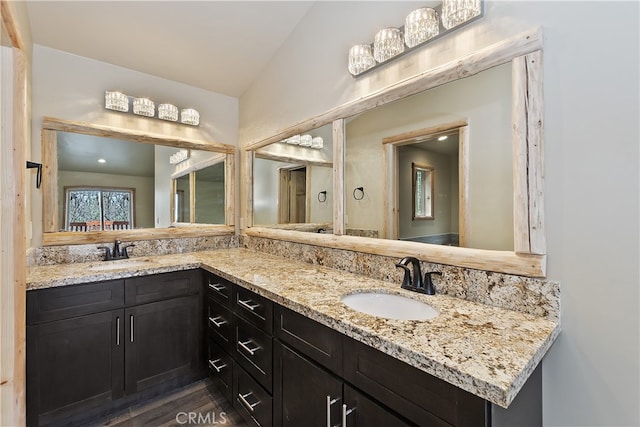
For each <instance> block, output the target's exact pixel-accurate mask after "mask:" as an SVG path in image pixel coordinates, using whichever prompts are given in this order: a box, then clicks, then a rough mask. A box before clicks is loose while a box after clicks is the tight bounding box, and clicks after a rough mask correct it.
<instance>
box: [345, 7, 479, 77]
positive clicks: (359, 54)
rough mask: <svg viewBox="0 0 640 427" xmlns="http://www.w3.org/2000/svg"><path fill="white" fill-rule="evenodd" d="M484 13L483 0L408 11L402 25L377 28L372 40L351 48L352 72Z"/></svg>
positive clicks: (423, 43)
mask: <svg viewBox="0 0 640 427" xmlns="http://www.w3.org/2000/svg"><path fill="white" fill-rule="evenodd" d="M483 15H484V2H483V1H482V0H442V4H440V5H438V6H436V7H434V8H430V7H422V8H419V9H416V10H414V11H412V12H411V13H409V14H408V15H407V17H406V18H405V22H404V25H403V26H402V27H400V28H395V27H390V28H383V29H382V30H380V31H378V32H377V33H376V35H375V37H374V41H373V43H372V44H357V45H355V46H353V47H352V48H351V49H349V65H348V69H349V73H351V75H352V76H354V77H356V76H359V75H361V74H363V73H364V72H366V71H369V70H372V69H374V68H376V67H378V66H379V65H381V64H384V63H386V62H387V61H390V60H391V59H393V58H397V57H399V56H401V55H404V54H405V53H407V52H410V51H412V50H414V49H417V48H418V47H420V46H423V45H425V44H427V43H429V42H432V41H434V40H436V39H438V38H440V37H442V36H444V35H446V34H448V33H450V32H452V31H454V30H456V29H458V28H460V27H462V26H464V25H466V24H469V23H471V22H474V21H476V20H477V19H480V18H481V17H482V16H483Z"/></svg>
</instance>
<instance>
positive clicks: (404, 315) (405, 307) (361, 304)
mask: <svg viewBox="0 0 640 427" xmlns="http://www.w3.org/2000/svg"><path fill="white" fill-rule="evenodd" d="M341 300H342V302H343V303H345V304H346V305H348V306H349V307H351V308H352V309H354V310H357V311H360V312H362V313H366V314H370V315H372V316H377V317H384V318H387V319H397V320H429V319H433V318H434V317H436V316H437V315H438V314H440V312H439V311H438V310H437V309H435V308H433V307H431V306H430V305H429V304H425V303H423V302H422V301H418V300H414V299H411V298H407V297H404V296H402V295H394V294H385V293H381V292H366V293H359V294H350V295H343V296H342V298H341Z"/></svg>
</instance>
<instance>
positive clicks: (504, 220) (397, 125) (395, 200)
mask: <svg viewBox="0 0 640 427" xmlns="http://www.w3.org/2000/svg"><path fill="white" fill-rule="evenodd" d="M511 86H512V85H511V64H510V63H507V64H504V65H500V66H497V67H494V68H490V69H487V70H485V71H483V72H481V73H478V74H476V75H475V76H472V77H468V78H465V79H461V80H456V81H453V82H451V83H447V84H445V85H442V86H438V87H435V88H432V89H430V90H427V91H425V92H422V93H418V94H416V95H413V96H410V97H407V98H404V99H402V100H399V101H395V102H392V103H389V104H386V105H382V106H378V107H376V108H373V109H371V110H368V111H366V112H364V113H361V114H360V115H358V116H354V117H352V118H350V119H348V120H347V121H346V125H345V135H346V149H345V186H346V188H345V194H347V195H350V194H351V190H352V189H353V188H357V187H361V186H364V188H365V196H364V198H362V199H361V200H357V199H356V198H354V197H349V196H347V200H346V215H345V222H346V229H347V230H349V229H356V230H360V231H361V232H366V233H368V235H369V236H370V237H377V236H379V237H384V238H387V239H394V240H395V239H401V240H409V241H414V242H423V243H438V244H446V245H453V246H458V245H460V246H464V247H469V248H477V249H495V250H505V251H509V250H513V240H514V239H513V229H514V226H513V223H514V221H513V159H512V152H513V150H512V133H511V112H512V94H511V91H512V89H511ZM445 137H446V138H445ZM438 139H441V140H440V141H438ZM385 150H386V156H385ZM412 165H428V166H430V167H431V168H432V170H433V169H435V170H436V171H437V175H436V176H437V179H435V180H432V182H431V184H432V185H433V191H432V194H433V197H432V199H431V203H433V204H432V205H431V206H432V207H433V211H432V212H431V219H430V220H429V221H425V220H424V219H425V218H429V217H430V216H429V214H428V212H427V211H425V212H419V213H418V214H417V215H416V209H417V207H416V206H414V205H416V199H415V198H414V197H413V192H412V188H413V186H412V183H413V181H414V180H413V177H414V175H415V173H416V169H415V167H414V168H412ZM431 174H432V175H433V171H432V172H431ZM428 175H429V174H427V173H426V172H424V175H422V176H423V177H427V176H428ZM423 190H425V188H423ZM385 207H387V208H385ZM420 208H421V209H423V208H427V206H426V205H421V207H420ZM423 213H424V215H423ZM347 234H349V233H347Z"/></svg>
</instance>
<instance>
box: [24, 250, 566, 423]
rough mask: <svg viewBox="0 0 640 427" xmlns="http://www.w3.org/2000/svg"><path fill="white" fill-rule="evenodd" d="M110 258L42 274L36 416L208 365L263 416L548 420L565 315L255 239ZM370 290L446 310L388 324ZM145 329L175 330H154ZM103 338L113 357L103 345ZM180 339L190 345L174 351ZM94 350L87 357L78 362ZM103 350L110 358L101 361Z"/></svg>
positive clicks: (37, 303) (33, 355) (34, 293)
mask: <svg viewBox="0 0 640 427" xmlns="http://www.w3.org/2000/svg"><path fill="white" fill-rule="evenodd" d="M131 261H135V260H131ZM96 265H97V267H95V266H96ZM100 265H101V263H85V264H67V265H57V266H45V267H34V268H31V269H30V271H29V277H28V283H29V291H28V309H29V318H28V324H29V332H28V334H29V336H28V345H27V360H28V367H27V369H28V370H27V378H28V381H29V383H28V402H29V403H28V409H27V410H28V412H29V414H31V417H30V424H31V425H37V424H38V422H37V421H34V420H38V419H39V420H40V421H39V423H40V424H45V423H46V422H48V421H50V420H53V419H54V418H53V417H54V415H56V413H55V410H56V409H57V408H59V407H62V406H64V410H73V406H70V402H71V401H74V400H73V399H76V400H79V401H80V402H81V403H73V405H76V404H77V405H81V406H82V405H84V408H85V409H86V408H92V410H94V411H98V409H96V408H102V409H103V410H104V409H105V408H107V407H109V405H110V406H111V408H113V407H122V405H125V406H126V405H127V404H131V402H133V401H135V400H136V399H143V398H145V397H148V396H149V395H151V394H152V393H158V392H159V390H161V389H164V390H166V389H168V388H171V387H175V386H176V384H179V383H184V382H185V381H192V380H193V379H194V378H198V377H199V376H200V377H201V376H203V375H205V372H204V369H203V367H204V366H205V365H206V366H207V369H208V371H209V373H210V375H211V376H212V377H213V378H214V379H215V382H216V383H217V384H218V385H219V389H220V391H221V393H222V394H224V395H225V397H226V398H227V399H229V400H230V401H231V402H232V403H233V405H234V407H235V408H236V409H237V410H238V412H239V413H240V414H242V415H243V417H245V419H246V420H247V422H248V423H250V424H251V425H261V426H271V425H274V426H280V425H282V426H297V425H309V426H310V425H323V426H324V425H327V423H329V425H348V426H353V425H361V426H368V425H381V424H380V422H382V421H381V420H385V421H384V425H400V426H403V425H443V426H445V425H483V426H487V425H494V426H495V425H509V424H508V423H507V422H506V421H505V420H511V421H510V422H511V425H513V422H514V421H518V422H520V423H521V422H522V421H526V423H528V424H531V425H535V424H536V423H539V421H536V420H539V417H540V412H539V411H540V407H541V387H540V385H541V384H540V375H539V374H540V372H539V371H540V369H536V367H537V366H538V365H539V362H540V361H541V359H542V357H543V356H544V354H545V353H546V351H547V350H548V349H549V347H550V346H551V344H552V343H553V341H554V340H555V338H556V337H557V335H558V333H559V329H560V328H559V325H558V323H557V322H554V321H552V320H548V319H546V318H543V317H537V316H533V315H529V314H524V313H518V312H515V311H509V310H504V309H500V308H495V307H490V306H486V305H483V304H478V303H473V302H470V301H465V300H462V299H458V298H453V297H449V296H445V295H435V296H427V295H419V294H414V293H411V292H408V291H405V290H402V289H400V284H399V283H398V284H393V283H388V282H383V281H379V280H374V279H370V278H367V277H364V276H360V275H355V274H351V273H347V272H344V271H338V270H332V269H329V268H325V267H320V266H316V265H310V264H306V263H303V262H298V261H292V260H289V259H285V258H282V257H278V256H273V255H268V254H265V253H261V252H254V251H249V250H246V249H224V250H217V251H208V252H194V253H189V254H181V255H165V256H158V257H147V258H144V259H143V260H138V261H136V263H132V262H129V263H128V264H127V263H124V262H123V263H122V264H121V267H120V268H119V266H118V265H117V264H112V265H115V267H113V268H109V269H108V270H104V269H102V270H101V269H100ZM92 268H95V269H92ZM165 278H166V280H165ZM85 289H87V290H88V289H91V290H92V292H87V293H86V294H85V293H84V290H85ZM371 290H375V291H377V292H383V293H392V294H398V295H404V296H408V297H410V298H412V299H416V300H419V301H423V302H426V303H427V304H429V305H431V306H432V307H434V308H435V309H437V310H438V312H439V314H438V316H436V317H435V318H433V319H431V320H425V321H413V320H410V321H405V320H394V319H384V318H379V317H374V316H370V315H367V314H364V313H361V312H359V311H355V310H353V309H351V308H349V307H347V306H346V305H345V304H343V303H342V302H341V300H340V298H341V297H342V296H343V295H345V294H351V293H357V292H365V291H371ZM94 291H95V292H94ZM56 294H57V298H53V297H51V298H52V299H51V300H52V301H56V300H57V301H59V302H58V303H57V304H58V305H57V307H58V308H56V305H55V304H54V305H48V306H47V304H45V303H44V302H45V301H47V300H49V298H50V295H56ZM83 294H85V296H81V295H83ZM41 295H42V297H41ZM65 295H67V296H68V297H67V296H65ZM86 295H92V297H90V298H89V297H87V296H86ZM101 298H102V299H101ZM69 302H72V304H71V307H69V308H65V307H64V304H68V303H69ZM34 316H35V317H34ZM120 316H121V317H120ZM131 316H133V317H131ZM198 316H199V319H200V320H197V317H198ZM81 319H82V322H81V321H80V320H81ZM89 319H95V324H96V326H90V325H92V323H91V321H90V320H89ZM118 319H121V320H120V328H122V330H123V331H122V333H118ZM130 321H132V322H130ZM65 322H66V323H65ZM145 322H146V323H145ZM53 324H56V325H61V326H59V329H58V330H59V331H61V332H60V333H61V334H62V335H57V336H56V335H55V334H57V333H58V332H57V331H56V329H55V328H53V327H52V326H51V325H53ZM145 325H146V327H145ZM91 328H95V329H96V330H100V331H101V332H102V334H103V337H102V338H97V335H98V334H97V333H94V332H92V331H91ZM139 328H143V329H139ZM203 329H204V331H203ZM143 330H146V333H152V332H157V333H160V334H162V336H155V337H153V338H151V337H152V336H151V335H149V337H145V336H144V334H143ZM169 330H172V332H171V333H170V332H169ZM34 331H37V333H36V332H34ZM87 331H89V332H87ZM83 334H84V335H83ZM132 334H133V335H132ZM94 335H95V336H96V338H92V339H94V340H97V341H95V343H87V344H86V345H85V344H80V343H79V341H78V342H77V343H76V344H75V347H69V348H68V349H65V350H64V351H67V353H64V352H62V353H60V354H61V357H60V358H57V359H54V358H52V357H51V356H50V355H51V353H47V355H48V356H47V355H45V353H41V352H40V349H41V348H42V347H40V346H41V345H42V343H43V342H44V343H46V342H47V340H49V343H54V344H55V343H57V344H60V343H61V342H62V341H65V340H67V339H68V340H69V342H75V341H71V340H72V339H73V340H82V339H83V338H81V337H83V336H87V339H89V338H90V337H93V336H94ZM65 336H66V338H65ZM59 337H62V338H59ZM77 337H80V338H77ZM132 339H133V341H134V342H133V343H132V342H131V340H132ZM175 340H179V341H175ZM65 342H66V341H65ZM118 343H120V346H118ZM89 347H90V348H89ZM100 349H101V350H102V353H100V356H97V355H93V354H91V355H90V352H94V351H95V352H100V351H101V350H100ZM169 349H172V351H176V352H178V353H179V354H176V355H173V356H171V357H170V356H169V354H168V353H170V351H169ZM85 356H86V357H85ZM83 357H84V358H85V359H86V360H85V361H84V362H82V363H85V365H82V363H80V362H78V363H79V364H78V363H75V360H82V359H83ZM96 357H97V358H98V359H100V360H102V363H104V364H105V366H106V367H105V368H103V369H100V370H91V369H90V368H91V360H94V362H95V361H96V360H97V359H95V358H96ZM91 358H93V359H91ZM167 358H169V360H167ZM90 359H91V360H90ZM108 361H111V363H115V367H114V368H110V367H108V363H107V362H108ZM70 362H71V364H70ZM55 363H58V364H59V365H56V367H55V368H54V366H53V365H52V364H55ZM72 365H73V366H72ZM81 366H83V367H82V368H80V367H81ZM127 367H129V368H127ZM154 367H158V369H157V370H155V371H154V370H153V369H154ZM136 368H137V369H138V372H141V373H143V375H142V376H141V377H139V378H137V379H136V378H134V379H131V378H129V377H128V376H127V369H132V370H134V371H132V372H135V369H136ZM123 369H124V372H125V375H124V378H125V380H123V381H122V382H121V383H118V381H115V382H112V384H114V383H115V384H117V385H118V388H117V390H113V389H108V388H106V386H105V385H103V386H102V388H100V387H99V384H98V383H99V382H100V381H102V382H103V383H104V384H106V383H107V382H108V380H107V379H106V378H104V377H101V378H100V381H96V382H94V380H93V378H92V377H91V376H90V375H89V373H91V375H93V374H94V373H95V374H97V372H100V373H103V372H105V371H106V372H109V375H114V376H116V377H117V375H120V374H121V372H122V370H123ZM85 371H86V372H88V373H86V372H85ZM74 372H77V373H76V374H74ZM83 372H85V375H82V373H83ZM118 372H120V374H118ZM47 375H48V376H49V377H47ZM56 375H62V377H56ZM72 375H75V380H74V381H69V382H68V383H66V384H67V385H66V386H65V389H66V391H64V393H67V394H64V393H62V392H61V391H60V390H58V392H57V393H53V391H54V389H52V387H51V385H52V384H53V383H54V381H61V382H64V379H65V378H66V376H69V377H71V376H72ZM81 380H82V381H84V384H85V385H84V386H83V387H86V388H87V389H89V388H91V391H92V392H94V394H93V395H91V396H92V397H91V399H87V398H82V399H78V396H86V395H87V393H86V390H85V389H82V387H81V386H80V385H79V383H80V382H82V381H81ZM156 380H157V381H156ZM94 386H95V388H92V387H94ZM96 390H97V391H96ZM82 393H84V395H83V394H82ZM516 395H518V397H517V398H516ZM46 396H49V397H46ZM63 396H65V397H64V398H67V399H68V401H67V402H66V403H65V404H64V405H62V404H61V403H60V402H61V400H60V399H62V398H63ZM96 396H97V397H96ZM49 398H50V399H52V400H47V399H49ZM34 399H35V400H34ZM55 399H58V400H55ZM34 401H35V402H36V403H33V402H34ZM74 402H76V401H74ZM56 405H58V406H56ZM52 411H53V412H52ZM96 413H97V412H96ZM84 414H86V412H84ZM34 416H35V417H36V418H34ZM523 417H524V418H523ZM371 420H375V421H371ZM344 421H346V424H345V423H344ZM372 422H373V424H372ZM521 424H522V423H521Z"/></svg>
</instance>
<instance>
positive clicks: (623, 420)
mask: <svg viewBox="0 0 640 427" xmlns="http://www.w3.org/2000/svg"><path fill="white" fill-rule="evenodd" d="M422 5H423V4H422V3H416V2H412V3H409V4H407V3H403V2H317V3H315V4H314V6H313V7H312V8H311V9H310V11H309V12H308V13H307V15H305V18H304V19H303V21H302V22H301V23H300V24H299V25H298V26H297V27H296V29H295V30H294V31H293V32H292V34H291V36H290V38H289V39H288V41H287V43H285V44H284V45H283V46H282V48H281V49H280V50H279V52H278V53H277V55H276V56H275V57H274V58H273V60H272V61H271V63H270V64H269V66H268V67H267V68H265V70H263V72H262V74H261V77H260V78H259V79H258V80H257V81H255V82H254V84H253V85H252V87H251V88H250V89H249V90H248V91H247V92H246V93H245V94H244V95H243V96H242V97H241V99H240V104H241V111H240V141H241V143H246V142H249V141H253V140H258V139H260V138H264V137H267V136H269V135H272V134H274V133H275V131H276V130H278V129H281V128H284V127H286V126H289V125H292V124H294V123H296V122H299V121H301V120H304V119H306V118H309V117H311V116H313V115H315V114H319V113H322V112H324V111H327V110H329V109H331V108H333V107H335V106H337V105H339V104H342V103H344V102H346V101H350V100H354V99H357V98H358V97H359V96H362V95H366V94H368V93H371V92H373V91H375V90H378V89H381V88H383V87H385V86H387V85H390V84H393V83H396V82H398V81H400V80H402V79H404V78H407V77H409V76H412V75H415V74H416V73H419V72H420V71H424V70H428V69H431V68H433V67H434V66H437V65H438V64H441V63H445V62H448V61H450V60H452V59H454V58H456V57H460V56H463V55H465V54H467V53H469V52H471V51H473V50H475V49H478V48H481V47H484V46H487V45H489V44H492V43H495V42H498V41H500V40H503V39H504V38H506V37H509V36H512V35H515V34H518V33H520V32H521V31H525V30H529V29H531V28H533V27H538V26H543V30H544V102H545V116H544V117H545V157H544V162H545V165H544V169H545V189H546V192H545V210H546V219H547V246H548V268H547V271H548V278H549V279H551V280H558V281H560V283H561V289H562V324H563V332H562V334H561V336H560V337H559V339H558V340H557V342H556V343H555V344H554V346H553V347H552V349H551V350H550V352H549V353H548V354H547V356H546V357H545V359H544V362H543V363H544V365H543V384H544V391H543V395H544V396H543V399H544V402H543V410H544V423H545V425H547V426H560V425H562V426H584V425H598V426H611V425H640V415H639V414H638V402H639V401H640V390H639V381H638V380H639V378H640V368H639V364H638V360H640V352H639V337H640V326H639V324H640V321H639V320H640V319H639V316H638V312H639V301H640V294H639V290H640V285H639V283H640V278H639V271H638V259H640V251H639V246H640V245H639V244H638V240H639V233H640V231H639V222H638V218H639V217H640V214H639V207H638V194H639V183H640V176H639V174H638V171H639V170H640V167H639V164H638V163H639V161H638V160H639V157H640V154H639V150H638V148H639V147H638V141H639V140H640V135H639V130H638V117H639V116H640V111H639V107H638V105H639V102H638V93H639V92H640V87H639V81H640V78H639V74H640V70H639V64H640V58H639V52H640V46H639V40H640V34H639V26H638V16H639V13H640V9H639V8H640V4H639V3H637V2H595V1H593V2H592V1H582V2H574V1H567V2H562V1H553V2H551V1H549V2H540V1H535V2H534V1H532V2H527V1H517V2H516V1H511V2H509V1H497V2H494V1H489V2H486V3H485V9H486V10H485V16H484V17H483V18H482V20H480V21H478V22H476V23H474V24H473V25H471V26H469V27H468V28H465V29H461V30H458V31H456V32H455V33H453V34H451V35H450V36H448V37H446V38H443V39H441V40H439V41H437V42H435V43H433V45H431V46H426V47H424V48H421V49H418V50H416V51H415V52H413V53H411V54H408V55H405V56H404V57H403V58H401V59H398V60H396V61H393V62H392V63H390V64H388V65H386V66H384V67H381V68H380V69H378V70H377V71H375V72H372V73H369V74H367V75H364V76H362V77H361V78H358V79H354V78H353V77H351V76H350V75H349V74H348V72H347V58H346V55H347V51H348V49H349V47H350V46H351V45H353V44H356V43H362V42H369V41H371V40H372V38H373V35H374V34H375V32H376V31H377V30H378V29H380V28H382V27H385V26H397V25H400V24H401V23H402V22H403V19H404V17H405V16H406V14H407V13H408V12H409V11H411V10H412V9H413V8H416V7H420V6H422ZM336 29H339V30H336ZM292 63H295V64H296V67H291V64H292ZM318 64H322V65H321V66H319V65H318ZM274 100H277V102H274ZM349 191H350V190H349V189H348V190H347V193H349ZM347 196H348V197H349V194H347ZM594 197H595V198H597V200H598V202H597V206H596V207H595V208H594V202H593V201H594Z"/></svg>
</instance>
